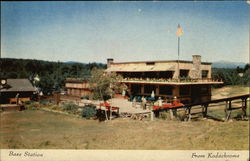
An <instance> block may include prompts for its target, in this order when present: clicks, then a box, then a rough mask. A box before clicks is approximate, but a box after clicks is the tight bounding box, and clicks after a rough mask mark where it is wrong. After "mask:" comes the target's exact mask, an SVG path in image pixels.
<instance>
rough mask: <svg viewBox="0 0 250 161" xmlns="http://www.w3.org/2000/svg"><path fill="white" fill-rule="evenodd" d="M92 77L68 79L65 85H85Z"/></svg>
mask: <svg viewBox="0 0 250 161" xmlns="http://www.w3.org/2000/svg"><path fill="white" fill-rule="evenodd" d="M89 78H90V77H87V76H86V77H84V78H66V80H65V81H64V82H65V83H83V82H87V81H88V79H89Z"/></svg>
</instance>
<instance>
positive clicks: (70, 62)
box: [64, 61, 86, 64]
mask: <svg viewBox="0 0 250 161" xmlns="http://www.w3.org/2000/svg"><path fill="white" fill-rule="evenodd" d="M64 63H66V64H76V63H77V64H86V63H82V62H78V61H66V62H64Z"/></svg>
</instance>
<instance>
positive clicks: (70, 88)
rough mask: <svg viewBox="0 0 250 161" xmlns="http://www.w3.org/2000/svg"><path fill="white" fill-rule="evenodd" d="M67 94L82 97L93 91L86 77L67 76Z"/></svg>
mask: <svg viewBox="0 0 250 161" xmlns="http://www.w3.org/2000/svg"><path fill="white" fill-rule="evenodd" d="M65 88H66V91H67V95H71V96H78V97H82V96H85V95H88V94H90V93H91V91H90V89H89V83H88V82H87V79H86V78H67V79H66V80H65Z"/></svg>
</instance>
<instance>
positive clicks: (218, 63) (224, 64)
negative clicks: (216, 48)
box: [212, 61, 246, 68]
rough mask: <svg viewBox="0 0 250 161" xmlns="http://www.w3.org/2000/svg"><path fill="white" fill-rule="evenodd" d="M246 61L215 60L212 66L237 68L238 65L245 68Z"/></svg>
mask: <svg viewBox="0 0 250 161" xmlns="http://www.w3.org/2000/svg"><path fill="white" fill-rule="evenodd" d="M245 65H246V63H243V62H229V61H216V62H213V64H212V67H213V68H237V67H238V66H239V67H240V68H244V67H245Z"/></svg>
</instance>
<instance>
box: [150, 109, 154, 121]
mask: <svg viewBox="0 0 250 161" xmlns="http://www.w3.org/2000/svg"><path fill="white" fill-rule="evenodd" d="M150 117H151V121H154V111H153V110H151V115H150Z"/></svg>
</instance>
